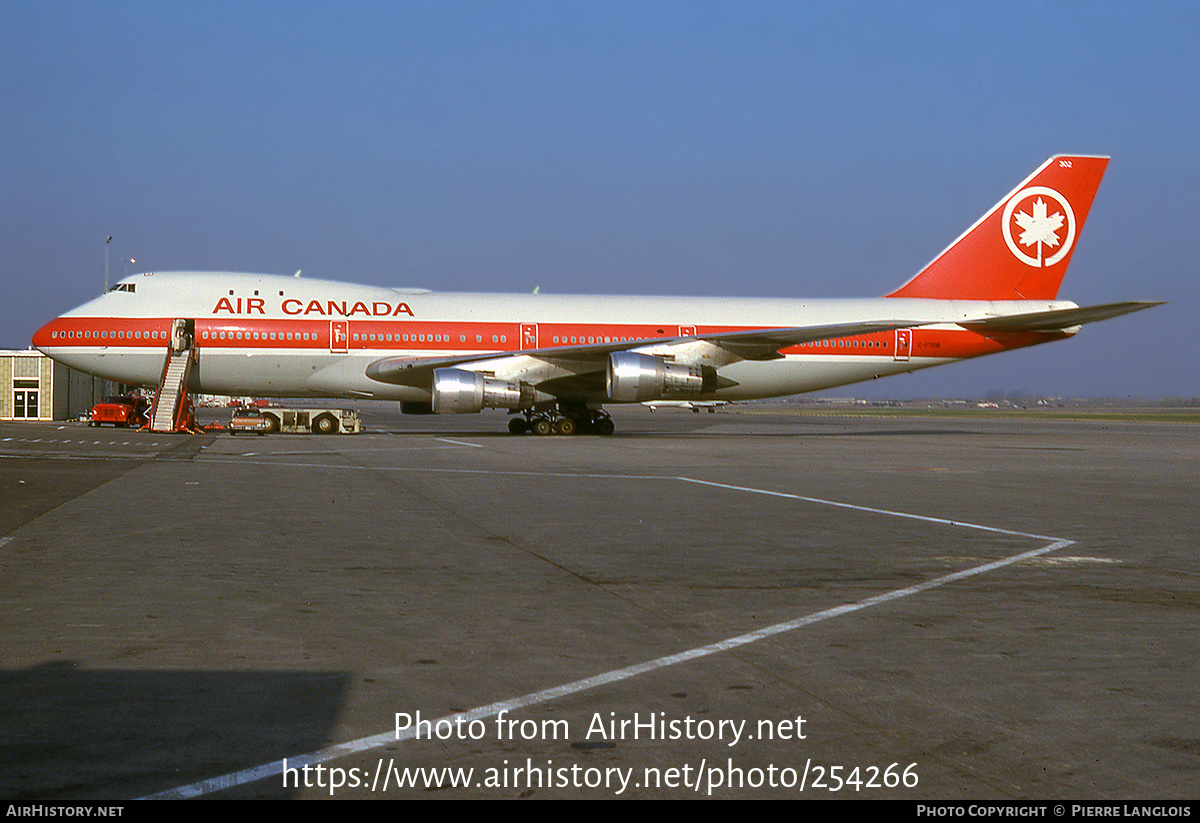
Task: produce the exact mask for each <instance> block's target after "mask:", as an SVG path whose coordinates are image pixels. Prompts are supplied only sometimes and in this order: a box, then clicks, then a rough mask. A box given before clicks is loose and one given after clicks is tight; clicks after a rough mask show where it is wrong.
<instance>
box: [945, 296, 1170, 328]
mask: <svg viewBox="0 0 1200 823" xmlns="http://www.w3.org/2000/svg"><path fill="white" fill-rule="evenodd" d="M1163 302H1164V301H1162V300H1157V301H1156V300H1130V301H1127V302H1125V303H1105V304H1104V305H1102V306H1083V307H1080V308H1074V309H1056V310H1053V311H1039V312H1031V313H1029V314H1011V315H1006V316H1003V317H984V318H981V319H979V320H964V321H962V322H960V323H959V324H958V325H960V326H963V327H965V328H968V329H974V330H976V331H1001V332H1009V331H1011V332H1018V331H1058V330H1061V329H1069V328H1071V327H1072V326H1080V325H1083V324H1084V323H1094V322H1096V321H1097V320H1107V319H1109V318H1110V317H1120V316H1121V315H1122V314H1129V313H1130V312H1135V311H1141V310H1142V309H1149V308H1152V307H1154V306H1161V305H1162V304H1163Z"/></svg>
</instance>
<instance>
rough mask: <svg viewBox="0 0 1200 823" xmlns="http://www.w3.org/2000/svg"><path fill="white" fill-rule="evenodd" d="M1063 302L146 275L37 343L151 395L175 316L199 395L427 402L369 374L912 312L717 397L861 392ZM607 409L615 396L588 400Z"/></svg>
mask: <svg viewBox="0 0 1200 823" xmlns="http://www.w3.org/2000/svg"><path fill="white" fill-rule="evenodd" d="M1072 306H1074V304H1073V303H1067V302H1063V301H1050V300H1043V301H973V300H934V299H912V298H877V299H865V300H853V299H851V300H829V299H823V300H781V299H750V298H699V297H696V298H677V297H608V296H559V295H549V294H508V295H493V294H454V293H432V292H422V291H419V290H404V289H388V288H380V287H374V286H362V285H352V284H346V283H338V282H332V281H321V280H309V279H299V278H294V277H284V276H278V275H256V274H236V273H211V274H210V273H163V274H143V275H135V276H133V277H129V278H126V279H125V280H123V281H122V282H121V283H120V284H119V285H118V286H117V287H115V289H114V290H112V291H110V292H108V293H106V294H104V295H103V296H101V297H98V298H96V299H95V300H92V301H90V302H88V303H86V304H84V305H83V306H80V307H79V308H77V309H74V310H72V311H70V312H67V313H66V314H64V315H63V316H62V317H60V318H57V319H56V320H54V321H52V322H51V323H49V324H47V325H46V326H45V327H44V328H43V329H41V330H40V331H39V332H38V333H37V335H36V336H35V337H34V344H35V345H36V346H37V348H39V349H41V350H42V351H43V352H45V353H46V354H47V355H49V356H50V357H53V358H54V359H56V360H60V361H62V362H64V363H67V364H68V365H70V366H72V367H74V368H77V369H80V370H82V371H86V372H89V373H92V374H96V375H100V376H103V377H106V378H109V379H112V380H116V381H120V382H124V383H131V384H138V385H154V384H155V383H157V381H158V379H159V375H160V374H161V372H162V368H163V358H164V352H165V350H166V347H167V344H168V342H169V340H168V338H169V336H170V333H171V328H172V324H173V322H174V321H175V320H176V319H180V318H183V319H186V320H189V321H192V324H193V326H194V340H195V346H196V347H197V350H198V353H199V367H198V369H197V376H196V377H195V378H194V379H193V390H198V391H203V392H207V393H213V394H238V395H259V396H277V397H301V396H328V397H349V396H356V397H375V398H381V399H394V400H412V401H421V400H428V399H429V392H428V391H427V390H424V389H421V388H417V387H411V386H402V385H393V384H390V383H382V382H378V381H376V380H373V379H371V378H370V377H368V376H367V374H366V368H367V366H368V365H370V364H371V363H373V362H375V361H378V360H380V359H382V358H388V357H396V356H402V357H413V358H436V357H454V356H461V355H464V354H481V353H494V354H495V355H496V357H495V359H494V360H487V361H483V362H481V363H477V364H476V365H474V366H473V367H472V368H474V369H476V370H479V371H485V372H486V373H488V374H489V375H494V376H496V377H501V378H505V379H520V378H521V377H522V375H524V374H527V373H532V372H533V371H538V373H539V375H541V377H542V378H543V379H544V378H545V375H546V374H547V371H546V368H547V366H546V364H545V363H544V362H541V361H538V360H537V358H536V357H525V356H522V355H521V352H523V351H528V350H531V349H538V350H542V351H544V350H546V349H553V348H556V347H568V346H579V345H586V344H589V343H596V342H600V343H605V342H613V341H620V340H630V341H639V342H638V344H637V345H636V347H630V349H631V350H633V351H639V352H645V353H649V354H654V353H655V352H656V341H658V340H662V341H664V342H665V341H667V340H674V341H675V343H674V346H675V348H674V349H673V351H678V346H679V343H678V341H679V338H681V337H687V336H691V335H695V334H704V333H706V332H717V331H734V330H744V329H763V328H788V327H798V326H818V325H829V324H835V323H853V322H867V321H873V320H886V319H888V318H895V317H904V318H907V319H909V320H911V321H913V322H914V324H923V325H921V326H920V327H914V328H906V329H899V330H895V331H886V332H877V333H874V334H865V335H857V336H853V337H847V338H845V339H834V340H825V341H818V342H814V343H809V344H804V345H798V346H792V347H790V348H786V349H784V350H783V352H782V354H783V355H784V356H783V357H782V358H779V359H773V360H762V361H755V360H739V361H736V362H730V363H727V364H721V365H720V374H721V375H722V376H723V377H725V378H728V380H729V381H731V382H732V383H734V384H735V385H727V386H726V387H724V388H719V389H717V390H716V391H714V392H713V393H711V394H710V395H707V396H708V397H711V398H713V399H721V400H745V399H752V398H762V397H776V396H783V395H789V394H798V393H802V392H808V391H814V390H818V389H824V388H829V387H832V386H839V385H844V384H847V383H855V382H858V381H861V380H868V379H871V378H874V377H883V376H886V375H890V374H896V373H899V372H906V371H913V370H915V369H919V368H926V367H929V366H934V365H939V364H942V363H947V362H951V361H954V360H958V359H962V358H966V357H976V356H980V355H983V354H990V353H993V352H997V351H1003V350H1005V349H1009V348H1017V347H1021V346H1027V345H1033V344H1035V343H1040V342H1045V341H1047V340H1051V339H1059V338H1061V337H1063V336H1064V335H1063V334H1061V333H1056V334H1046V333H1022V334H1008V335H996V334H992V335H985V334H981V333H978V332H975V331H970V330H967V329H964V328H962V327H959V326H957V325H955V324H956V323H957V322H959V321H963V320H972V319H978V318H982V317H988V316H994V315H1006V314H1015V313H1024V312H1031V311H1045V310H1051V309H1061V308H1064V307H1072ZM589 399H593V400H603V399H604V398H589Z"/></svg>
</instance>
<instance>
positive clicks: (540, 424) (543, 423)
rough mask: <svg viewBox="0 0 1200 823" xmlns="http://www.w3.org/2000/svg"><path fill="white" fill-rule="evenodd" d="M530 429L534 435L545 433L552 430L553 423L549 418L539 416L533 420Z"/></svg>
mask: <svg viewBox="0 0 1200 823" xmlns="http://www.w3.org/2000/svg"><path fill="white" fill-rule="evenodd" d="M530 430H531V431H532V432H533V433H534V434H536V435H546V434H550V433H551V432H552V431H554V424H553V423H551V422H550V420H549V418H546V417H539V418H537V419H535V420H534V421H533V423H532V424H531V426H530Z"/></svg>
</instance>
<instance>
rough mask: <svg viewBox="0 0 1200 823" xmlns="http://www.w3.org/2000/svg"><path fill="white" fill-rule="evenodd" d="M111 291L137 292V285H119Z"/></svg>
mask: <svg viewBox="0 0 1200 823" xmlns="http://www.w3.org/2000/svg"><path fill="white" fill-rule="evenodd" d="M109 291H137V283H118V284H117V285H115V286H113V287H112V288H111V289H109Z"/></svg>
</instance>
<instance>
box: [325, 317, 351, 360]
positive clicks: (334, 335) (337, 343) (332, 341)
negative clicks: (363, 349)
mask: <svg viewBox="0 0 1200 823" xmlns="http://www.w3.org/2000/svg"><path fill="white" fill-rule="evenodd" d="M349 326H350V323H349V321H347V320H330V321H329V350H330V351H331V352H334V353H335V354H344V353H345V352H346V348H347V346H348V345H349V341H350V328H349Z"/></svg>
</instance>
